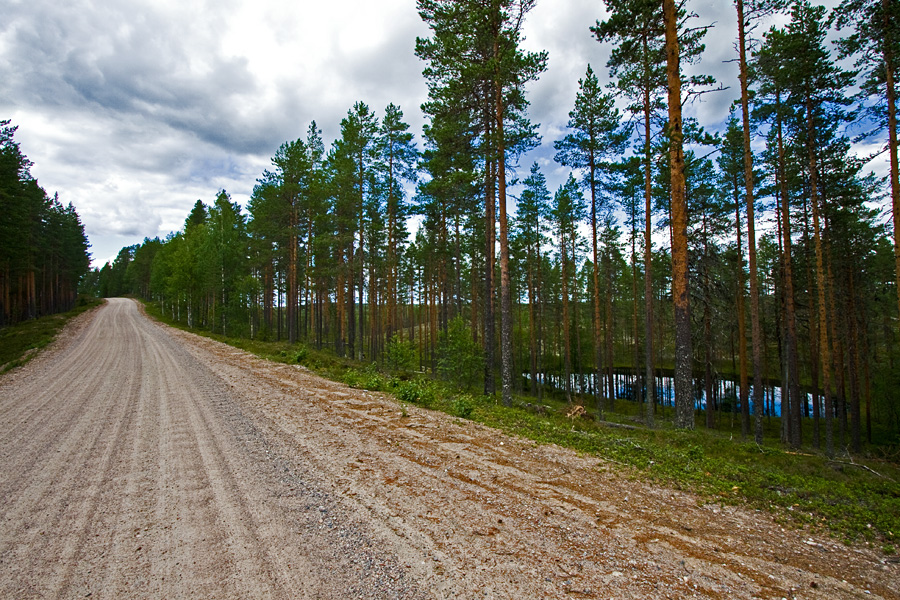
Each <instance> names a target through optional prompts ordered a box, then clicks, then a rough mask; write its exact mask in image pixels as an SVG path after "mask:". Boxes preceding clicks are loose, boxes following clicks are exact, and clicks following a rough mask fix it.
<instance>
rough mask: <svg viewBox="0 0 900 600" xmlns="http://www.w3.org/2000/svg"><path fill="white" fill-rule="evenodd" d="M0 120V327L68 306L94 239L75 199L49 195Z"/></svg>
mask: <svg viewBox="0 0 900 600" xmlns="http://www.w3.org/2000/svg"><path fill="white" fill-rule="evenodd" d="M17 129H18V128H17V127H15V126H13V125H11V123H10V121H9V120H0V214H2V215H3V218H2V219H0V327H5V326H7V325H12V324H15V323H19V322H22V321H26V320H28V319H34V318H37V317H40V316H44V315H51V314H55V313H59V312H63V311H67V310H70V309H71V308H72V307H74V306H75V302H76V299H77V296H78V286H79V284H80V282H81V281H82V278H83V277H84V276H85V275H86V274H87V273H88V271H89V270H90V265H91V259H90V254H89V253H88V248H89V247H90V244H89V243H88V239H87V236H86V235H85V233H84V226H83V225H82V223H81V219H80V217H79V216H78V213H77V212H76V211H75V207H74V206H72V204H71V203H70V204H68V205H67V206H63V204H62V202H61V201H60V199H59V196H58V195H57V194H54V195H53V197H52V198H51V197H50V196H48V195H47V192H46V191H44V189H43V188H42V187H41V186H40V185H39V184H38V182H37V180H36V179H34V178H33V177H32V176H31V172H30V168H31V166H32V163H31V161H30V160H28V157H27V156H25V155H24V154H23V153H22V151H21V149H20V147H19V144H18V142H16V140H15V134H16V130H17Z"/></svg>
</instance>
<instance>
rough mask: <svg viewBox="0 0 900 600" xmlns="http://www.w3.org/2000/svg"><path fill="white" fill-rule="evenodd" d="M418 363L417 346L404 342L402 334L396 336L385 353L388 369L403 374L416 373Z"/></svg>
mask: <svg viewBox="0 0 900 600" xmlns="http://www.w3.org/2000/svg"><path fill="white" fill-rule="evenodd" d="M417 361H418V356H417V353H416V345H415V344H414V343H413V342H411V341H409V340H404V339H403V337H402V336H401V335H400V334H394V337H392V338H391V340H390V341H389V342H388V344H387V348H385V352H384V362H385V364H386V365H387V366H388V368H390V369H392V370H394V371H401V372H405V371H414V370H415V368H416V363H417Z"/></svg>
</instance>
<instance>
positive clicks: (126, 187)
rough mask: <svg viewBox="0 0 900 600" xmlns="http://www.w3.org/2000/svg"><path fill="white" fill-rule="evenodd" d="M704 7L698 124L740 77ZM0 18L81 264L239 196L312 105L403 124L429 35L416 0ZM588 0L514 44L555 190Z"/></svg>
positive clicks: (15, 2)
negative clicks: (86, 255) (83, 240)
mask: <svg viewBox="0 0 900 600" xmlns="http://www.w3.org/2000/svg"><path fill="white" fill-rule="evenodd" d="M691 8H693V10H695V11H697V12H699V13H700V15H701V19H700V20H701V21H702V22H710V21H712V20H716V21H718V27H717V29H716V30H714V31H713V32H712V33H711V34H710V36H709V42H708V45H709V51H708V53H707V55H706V57H705V59H704V62H703V63H702V65H701V66H700V68H701V69H703V70H704V71H714V72H715V73H717V75H718V76H719V78H720V81H722V82H723V83H725V84H726V85H732V86H734V87H733V89H732V90H729V91H727V92H721V93H719V94H717V95H715V96H713V97H710V98H708V99H707V101H705V102H704V103H702V104H700V105H697V106H694V107H692V108H691V110H692V111H693V112H694V113H695V114H696V115H697V116H698V118H699V119H700V120H701V122H702V123H703V124H705V125H710V126H712V127H716V126H718V124H719V123H720V122H721V121H722V120H723V119H724V118H725V116H726V115H727V105H728V104H729V103H730V102H731V99H732V98H734V97H735V96H736V94H737V92H736V74H735V72H734V65H733V64H730V63H726V62H723V61H726V60H729V59H730V58H731V55H732V54H733V47H732V40H733V38H734V34H733V33H732V30H733V28H734V25H733V21H734V17H733V16H731V14H732V13H733V12H734V9H733V7H732V5H731V3H730V2H715V1H713V0H702V1H700V0H695V1H694V2H693V3H692V5H691ZM3 12H4V15H3V20H2V22H0V80H2V81H4V85H3V86H0V118H12V119H13V121H14V124H17V125H20V129H19V132H18V139H19V141H20V142H21V144H22V149H23V151H24V152H25V153H26V154H27V155H28V156H29V158H30V159H31V160H32V161H34V163H35V167H34V169H33V172H34V174H35V176H36V177H38V179H39V180H40V182H41V184H42V185H43V186H44V187H45V189H47V190H48V192H50V193H53V192H54V191H59V193H60V196H61V199H62V200H63V201H64V202H69V201H71V202H73V203H74V204H75V206H76V208H77V209H78V211H79V214H80V215H81V216H82V219H83V221H84V223H85V226H86V229H87V232H88V234H89V236H90V238H91V241H92V243H93V245H94V249H93V250H94V259H95V264H96V263H101V264H102V262H104V261H106V260H108V259H111V258H113V257H114V256H115V254H116V253H117V251H118V249H119V248H120V247H121V246H123V245H126V244H131V243H136V242H139V241H141V240H142V239H143V238H144V237H145V236H150V237H153V236H156V235H161V236H162V235H165V234H166V233H168V232H169V231H171V230H173V229H178V228H180V227H181V225H182V224H183V222H184V218H185V217H186V215H187V214H188V212H189V211H190V208H191V206H192V205H193V203H194V202H195V201H196V200H197V199H198V198H200V199H202V200H204V201H206V202H211V201H212V200H213V199H214V197H215V194H216V192H217V190H219V189H221V188H225V189H227V190H228V191H229V192H231V193H232V197H233V198H234V199H235V200H236V201H239V202H242V203H245V202H246V200H247V199H248V198H249V194H250V192H251V190H252V188H253V185H254V182H255V179H256V178H257V177H258V176H259V175H260V174H261V172H262V170H263V169H264V168H266V167H267V166H268V163H269V157H270V156H271V155H272V154H273V153H274V152H275V150H276V149H277V147H278V145H280V144H281V143H282V142H283V141H285V140H289V139H295V138H297V137H301V136H304V135H305V132H306V129H307V126H308V124H309V122H310V121H311V120H316V122H317V124H318V125H319V127H320V128H322V129H323V133H324V137H325V140H326V143H329V142H330V141H332V140H333V139H334V138H335V137H336V136H337V135H338V128H339V122H340V120H341V118H343V117H344V116H345V115H346V112H347V110H348V109H349V108H350V107H351V106H352V105H353V103H354V102H356V101H358V100H361V101H363V102H366V103H367V104H368V105H369V106H370V108H371V109H372V110H374V111H375V112H376V114H378V115H380V114H381V113H382V111H383V109H384V107H385V106H386V105H387V104H388V103H389V102H393V103H395V104H398V105H400V106H401V108H402V109H403V110H404V113H405V117H406V120H407V121H408V122H409V123H410V124H411V126H412V128H413V130H414V131H416V132H417V133H418V132H420V131H421V127H422V125H423V123H424V119H423V116H422V114H421V111H420V108H419V105H420V104H421V102H423V101H424V100H425V97H426V87H425V82H424V80H423V78H422V76H421V72H422V69H423V67H424V64H423V63H422V62H421V61H419V60H418V59H417V58H416V57H415V55H414V47H415V38H416V36H427V35H428V34H429V30H428V27H427V26H426V25H425V24H424V23H422V21H421V20H420V18H419V16H418V14H417V11H416V7H415V1H414V0H379V1H378V2H371V1H366V0H330V1H329V2H315V3H313V2H284V1H283V0H254V1H253V2H250V1H249V0H224V1H223V0H127V1H122V0H69V1H67V2H58V1H57V0H28V1H25V0H7V1H6V2H5V4H4V10H3ZM603 16H604V15H603V3H602V2H598V1H597V0H567V1H566V2H559V1H558V0H557V1H554V0H541V1H539V2H538V4H537V6H536V8H535V9H534V11H533V12H532V13H531V14H530V15H529V17H528V20H527V21H526V26H525V30H524V33H525V36H526V41H525V47H526V48H527V49H528V50H532V51H539V50H547V51H548V52H549V65H548V70H547V72H546V73H544V74H543V76H542V77H541V79H540V80H539V81H537V82H535V83H533V84H531V85H530V87H529V89H528V97H529V100H530V101H531V110H530V116H531V119H532V120H533V121H534V122H536V123H540V124H541V127H540V133H541V135H542V136H543V146H542V147H541V148H540V149H539V150H536V151H534V152H532V153H531V154H530V155H528V156H526V157H523V159H522V168H521V172H523V173H524V172H526V170H527V168H528V165H530V164H531V162H532V160H538V161H539V162H540V163H541V164H542V165H543V166H544V168H545V173H546V174H547V176H548V179H549V180H550V185H551V191H552V190H553V189H555V187H556V185H558V184H559V183H562V181H563V180H564V179H565V177H566V175H567V173H566V170H565V169H564V168H561V167H559V166H558V165H555V163H553V162H552V157H553V150H552V142H553V141H554V140H555V139H558V138H559V137H561V135H562V134H563V130H564V127H565V124H566V121H567V120H568V112H569V110H570V109H571V107H572V104H573V102H574V98H575V93H576V91H577V88H578V83H577V82H578V79H579V78H580V77H583V76H584V72H585V68H586V66H587V64H588V63H591V65H592V66H593V68H594V71H595V72H596V73H597V74H598V75H599V76H600V78H601V81H603V80H604V79H606V76H607V69H606V61H607V58H608V55H609V51H610V49H609V47H608V45H602V44H599V43H598V42H597V41H596V40H594V38H593V37H592V35H591V33H590V31H589V27H590V26H591V25H593V24H594V23H595V21H596V20H597V19H602V18H603Z"/></svg>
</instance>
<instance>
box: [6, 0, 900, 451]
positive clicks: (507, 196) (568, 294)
mask: <svg viewBox="0 0 900 600" xmlns="http://www.w3.org/2000/svg"><path fill="white" fill-rule="evenodd" d="M535 1H536V0H417V8H418V11H419V14H420V15H421V17H422V19H423V21H424V22H425V23H426V24H427V26H428V27H429V32H430V33H429V35H428V36H427V37H420V38H418V39H416V40H415V46H414V52H415V54H416V56H417V57H418V58H419V59H420V60H421V62H422V65H423V76H424V78H425V81H426V83H427V88H428V98H427V101H426V102H425V103H424V104H423V106H422V110H423V112H424V114H425V116H426V118H427V124H426V126H425V127H424V130H423V131H422V135H421V137H420V138H419V139H420V140H421V141H420V142H417V141H415V140H416V137H415V136H414V132H413V131H412V130H411V128H410V126H409V124H408V123H407V122H406V120H405V117H404V112H403V110H402V107H399V106H396V105H394V104H389V105H387V106H385V107H383V108H382V107H380V106H379V107H373V106H369V105H368V104H366V103H365V101H364V100H361V101H359V102H356V103H355V104H354V105H353V106H351V107H349V109H348V110H347V113H346V116H345V117H344V118H343V120H341V122H340V129H339V135H338V136H337V139H336V140H335V141H334V143H332V144H330V145H328V147H326V144H325V142H324V140H323V135H322V130H321V128H320V124H318V123H316V122H311V123H309V124H308V129H307V132H306V134H305V135H304V136H302V137H301V138H299V139H296V140H289V141H285V142H284V143H283V144H282V145H281V146H280V147H278V148H273V149H272V152H273V154H272V157H271V164H270V166H269V167H268V169H266V170H265V171H263V172H262V173H260V174H259V177H258V179H257V181H256V185H255V187H254V189H253V194H252V197H251V199H250V201H249V203H248V204H247V205H246V206H241V205H240V204H238V203H236V202H234V201H233V200H232V198H231V196H230V195H229V194H228V192H227V191H225V190H219V191H218V193H217V194H216V193H211V194H210V197H208V198H205V199H201V200H197V202H196V204H195V205H194V206H193V208H192V209H190V211H189V212H188V213H187V214H186V215H185V219H184V225H183V227H182V228H181V229H180V230H179V231H176V232H173V233H172V234H170V235H169V236H167V237H165V238H164V239H160V238H154V239H149V238H148V239H145V240H144V241H143V243H141V244H137V245H134V246H129V247H126V248H123V249H122V250H121V252H120V253H119V255H118V257H117V258H116V259H115V260H114V261H112V262H110V263H107V264H106V265H105V266H103V267H102V268H100V269H95V270H94V271H92V272H90V273H88V274H87V275H86V277H84V280H83V281H82V290H84V291H86V292H92V293H95V294H97V295H100V296H117V295H125V294H133V295H135V296H138V297H140V298H142V299H145V300H147V301H149V302H152V303H154V304H156V305H157V306H158V307H159V308H160V310H161V311H162V312H164V313H165V314H166V315H167V316H168V317H170V318H172V319H174V320H177V321H180V322H182V323H184V324H185V325H186V326H188V327H190V328H193V329H197V330H207V331H210V332H214V333H218V334H223V335H226V336H231V337H247V338H254V339H260V340H285V341H286V342H289V343H290V344H297V345H298V347H300V346H303V347H308V348H316V349H323V350H327V351H330V352H333V353H335V354H336V355H337V356H341V357H347V358H350V359H354V360H358V361H362V362H363V363H365V364H367V365H368V364H372V363H374V364H375V365H376V366H378V367H380V368H392V367H403V368H406V369H408V370H409V371H419V372H423V373H424V374H425V375H427V376H431V377H435V378H441V379H446V380H450V381H454V382H456V383H458V384H459V385H460V386H463V387H468V388H470V389H472V390H473V391H477V393H482V392H483V393H484V394H486V395H492V396H496V398H497V399H498V401H499V402H502V403H504V404H507V405H509V404H512V403H513V402H514V401H516V400H514V398H519V399H522V400H524V399H526V398H527V397H535V398H541V397H544V396H554V397H557V398H564V399H565V400H567V401H569V402H571V403H573V404H578V405H581V406H583V407H584V409H585V410H586V411H587V412H589V413H592V414H595V415H598V416H600V417H601V418H602V415H603V413H604V412H606V411H615V410H617V408H616V407H617V406H621V405H622V403H627V402H630V403H634V404H635V405H639V406H640V412H639V414H640V418H641V420H642V421H643V422H644V423H645V424H646V425H649V426H654V425H659V421H660V418H661V410H660V407H672V410H671V411H667V412H666V415H669V416H667V417H666V418H667V419H671V421H672V424H673V425H674V427H676V428H688V429H690V428H694V427H709V428H716V427H718V426H719V425H720V424H721V423H724V422H726V421H729V422H739V423H740V424H741V430H742V432H743V434H744V436H745V437H747V438H749V439H753V438H754V437H755V439H756V440H757V441H761V440H762V436H763V426H762V423H763V419H764V418H765V417H766V416H767V415H776V416H781V417H782V418H781V432H780V436H781V440H782V441H783V442H784V443H785V444H786V445H787V446H789V447H792V448H800V447H808V448H816V449H821V451H823V452H825V453H827V454H828V455H832V454H834V453H835V452H837V451H843V450H844V449H845V448H849V449H850V450H851V451H857V452H858V451H860V449H861V448H862V446H863V444H864V443H866V442H872V441H873V440H876V441H880V442H881V443H888V444H895V445H896V444H897V443H898V440H900V319H898V310H900V286H898V282H900V239H898V232H900V181H898V158H897V157H898V152H897V132H898V126H897V116H896V109H897V95H896V94H897V91H896V86H897V84H896V81H897V78H898V76H900V18H898V17H900V0H843V2H842V3H841V4H840V5H839V6H838V8H837V9H836V10H834V11H827V10H826V9H825V8H823V7H820V6H817V5H815V4H813V3H811V2H809V1H807V0H794V1H792V2H788V1H785V0H734V10H735V11H736V14H737V23H738V27H737V29H738V30H737V31H725V30H723V29H722V27H721V26H720V25H717V26H716V29H710V28H709V26H708V24H703V23H701V22H700V19H698V18H696V16H695V15H693V14H692V13H691V10H690V3H688V4H687V5H685V4H684V3H676V2H675V1H674V0H604V2H603V4H604V5H605V8H606V13H605V14H606V18H605V19H601V20H598V21H596V22H595V23H586V24H585V28H584V35H585V36H592V37H593V38H594V39H595V40H596V43H597V44H600V45H603V46H605V47H607V48H608V50H609V60H608V62H606V64H593V65H589V64H587V60H586V61H585V65H584V69H583V76H582V77H581V78H580V80H579V82H578V92H577V94H576V95H575V96H574V97H572V98H571V99H570V103H569V105H568V106H560V107H559V111H560V112H561V113H564V112H567V113H568V117H569V119H568V128H567V130H566V131H565V132H564V134H563V135H561V136H559V138H558V139H540V138H539V136H538V134H537V131H538V127H537V124H536V123H533V122H532V121H531V120H530V118H529V111H528V108H529V98H528V90H529V84H530V83H531V82H534V81H537V80H538V79H539V78H540V77H541V75H542V73H543V72H544V71H545V70H546V68H547V64H548V55H547V53H546V52H539V51H538V52H535V51H528V50H526V49H525V46H524V45H523V24H524V23H525V22H526V19H527V17H528V13H529V11H530V10H531V9H532V8H533V6H534V4H535ZM598 6H599V3H598ZM598 12H599V11H598ZM775 17H777V18H775ZM771 23H776V25H771ZM712 35H715V36H719V37H727V38H729V39H734V40H735V41H734V56H733V58H734V61H735V63H736V64H738V65H739V72H740V77H739V80H738V81H716V80H714V79H713V78H712V77H711V76H708V75H703V74H702V72H703V68H702V67H703V62H702V60H701V58H702V53H703V50H704V44H705V43H707V42H708V40H707V38H709V37H710V36H712ZM410 46H411V48H410V51H413V49H412V41H410ZM688 67H690V68H688ZM688 72H690V73H691V74H690V75H688V74H687V73H688ZM697 73H700V74H697ZM707 94H726V95H731V96H732V97H733V109H732V113H731V117H730V118H729V120H728V121H727V126H726V127H724V128H723V129H722V130H721V131H709V130H706V129H704V128H703V127H701V126H700V124H699V123H698V122H697V121H696V120H694V119H693V118H691V117H689V114H693V112H691V113H688V111H687V110H685V115H684V116H683V114H682V109H683V108H685V107H687V106H695V104H694V103H699V107H700V108H699V109H697V110H699V111H702V103H703V101H704V97H705V96H706V95H707ZM13 132H14V129H13V128H12V127H11V125H10V124H9V122H6V121H4V122H3V129H2V139H0V142H2V144H3V145H2V154H0V156H2V160H3V164H2V165H0V168H2V173H0V176H2V178H3V179H2V181H0V201H2V207H3V214H4V215H5V216H4V219H3V221H2V226H3V230H2V232H0V302H2V310H0V319H3V322H4V323H5V322H9V321H15V320H18V319H21V318H24V317H30V316H34V315H36V314H38V313H42V312H47V311H52V310H56V309H57V308H64V307H65V306H67V305H70V304H72V302H74V292H75V286H76V283H77V281H78V279H79V277H80V276H81V274H82V273H84V272H85V271H86V248H87V246H86V239H85V238H84V234H83V230H82V228H81V224H80V221H79V219H78V216H77V214H75V211H74V209H73V208H72V207H71V206H69V207H68V208H67V207H63V206H62V204H61V203H60V202H59V200H57V199H55V198H53V199H51V198H48V197H47V195H46V194H45V193H44V192H43V190H41V189H40V188H39V187H38V186H37V183H36V182H35V181H33V180H31V179H30V178H29V177H28V174H27V173H28V172H27V166H28V162H27V159H25V158H24V157H23V156H21V154H20V153H18V151H17V146H16V145H15V144H14V142H13V141H12V133H13ZM542 144H543V145H552V147H553V149H554V152H555V160H556V162H557V163H558V164H559V165H562V166H564V167H566V168H567V169H568V170H569V172H570V174H569V176H568V179H567V180H566V181H565V182H564V183H563V184H562V185H560V186H559V187H558V188H557V189H550V186H549V185H548V183H547V178H546V177H545V173H544V171H545V170H546V165H543V166H542V165H541V164H540V163H538V162H534V163H532V164H527V163H525V164H523V163H524V161H523V160H521V159H522V158H523V157H524V156H525V155H526V153H527V152H529V151H530V150H532V149H534V148H536V147H538V146H540V145H542ZM861 147H865V148H870V149H871V148H874V150H872V151H871V152H865V153H861V152H860V151H859V148H861ZM16 161H18V162H16ZM876 165H878V166H877V167H876ZM884 165H887V167H884ZM0 325H2V323H0Z"/></svg>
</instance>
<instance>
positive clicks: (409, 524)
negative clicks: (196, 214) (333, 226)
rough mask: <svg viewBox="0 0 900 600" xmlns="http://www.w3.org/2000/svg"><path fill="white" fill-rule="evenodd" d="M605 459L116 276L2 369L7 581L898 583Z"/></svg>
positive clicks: (822, 592)
mask: <svg viewBox="0 0 900 600" xmlns="http://www.w3.org/2000/svg"><path fill="white" fill-rule="evenodd" d="M607 466H608V465H606V464H604V463H603V462H602V461H598V460H597V459H590V458H583V457H579V456H577V455H576V454H575V453H573V452H569V451H566V450H561V449H558V448H555V447H553V446H537V445H535V444H533V443H530V442H525V441H519V440H515V439H511V438H509V437H507V436H504V435H502V434H500V433H498V432H496V431H493V430H490V429H487V428H485V427H482V426H479V425H476V424H473V423H471V422H468V421H462V420H458V419H453V418H451V417H447V416H445V415H440V414H436V413H431V412H429V411H424V410H419V409H417V408H415V407H411V408H410V409H409V416H403V415H402V414H401V413H400V409H399V407H398V406H397V405H396V404H395V403H394V402H393V401H391V400H390V399H388V398H385V397H382V396H380V395H379V394H373V393H369V392H361V391H359V390H352V389H349V388H347V387H345V386H343V385H341V384H337V383H333V382H329V381H326V380H323V379H321V378H319V377H316V376H314V375H312V374H310V373H309V372H308V371H306V370H304V369H302V368H299V367H292V366H288V365H280V364H274V363H269V362H266V361H262V360H259V359H256V358H254V357H251V356H249V355H247V354H245V353H243V352H240V351H238V350H235V349H233V348H230V347H227V346H224V345H222V344H219V343H217V342H213V341H210V340H208V339H205V338H199V337H197V336H193V335H191V334H189V333H185V332H182V331H178V330H173V329H170V328H167V327H165V326H162V325H159V324H157V323H155V322H153V321H151V320H150V319H148V318H147V317H146V316H144V315H143V314H142V313H141V311H140V309H139V305H138V304H137V303H135V302H133V301H131V300H125V299H112V300H110V301H109V302H108V304H106V305H105V306H103V307H102V308H100V309H98V310H97V311H94V312H92V313H90V314H87V315H83V316H81V317H79V318H78V320H77V321H76V322H75V323H74V324H73V325H71V326H70V327H69V328H67V330H66V331H65V332H64V334H63V336H62V338H61V339H60V340H59V341H58V342H57V343H56V344H55V345H54V346H53V347H52V348H51V349H50V350H48V351H47V352H45V353H43V354H41V355H40V356H39V357H38V358H36V359H35V360H34V361H32V362H31V363H29V364H27V365H25V366H24V367H22V368H20V369H17V370H15V371H13V372H11V373H9V374H7V375H5V376H3V377H2V378H0V598H85V597H91V598H285V599H289V598H341V599H343V598H578V597H588V598H594V597H596V598H610V597H612V598H666V597H672V598H690V597H697V598H706V597H718V598H750V597H764V598H781V597H791V596H792V594H793V595H795V596H796V597H803V598H857V597H858V598H873V597H874V598H877V597H884V598H898V597H900V595H898V594H900V593H898V591H897V590H898V588H897V586H896V582H897V581H900V568H898V565H897V564H896V563H891V562H888V561H886V560H884V557H881V556H880V555H879V554H878V553H876V552H871V551H868V550H866V549H864V548H847V547H845V546H843V545H842V544H839V543H836V542H834V541H833V540H830V539H829V538H827V537H822V536H810V535H809V534H808V533H804V532H795V531H783V530H782V529H781V528H780V527H779V526H778V525H776V524H775V523H774V522H773V521H772V519H771V517H770V516H768V515H765V514H764V513H757V512H754V511H748V510H743V509H735V508H730V507H724V508H723V507H720V506H717V505H713V504H703V503H699V502H698V499H697V498H696V497H694V496H692V495H691V494H687V493H683V492H677V491H672V490H666V489H664V488H659V487H656V486H652V485H648V484H646V483H644V482H642V481H637V480H633V479H630V478H628V477H626V476H624V475H621V474H618V473H617V472H615V471H613V470H610V469H607V468H606V467H607ZM792 589H793V590H794V592H792V591H791V590H792ZM866 591H869V592H871V593H866Z"/></svg>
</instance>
